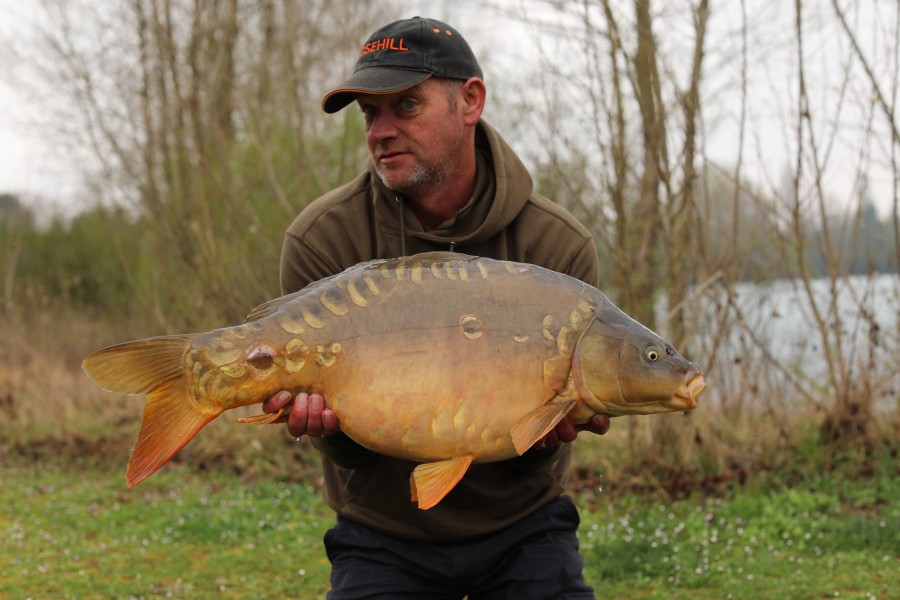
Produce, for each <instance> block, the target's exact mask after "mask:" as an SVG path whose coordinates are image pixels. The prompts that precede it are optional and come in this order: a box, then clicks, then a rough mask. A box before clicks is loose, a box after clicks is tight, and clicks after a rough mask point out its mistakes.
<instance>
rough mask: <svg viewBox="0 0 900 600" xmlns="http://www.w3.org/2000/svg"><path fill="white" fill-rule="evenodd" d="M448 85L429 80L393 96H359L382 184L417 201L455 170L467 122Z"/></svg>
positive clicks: (367, 141)
mask: <svg viewBox="0 0 900 600" xmlns="http://www.w3.org/2000/svg"><path fill="white" fill-rule="evenodd" d="M451 93H456V94H458V88H456V87H452V92H451V91H449V90H448V87H447V85H446V83H444V82H442V81H441V80H438V79H434V78H429V79H426V80H425V81H423V82H422V83H420V84H419V85H417V86H415V87H413V88H410V89H408V90H403V91H401V92H395V93H393V94H360V95H359V96H358V97H357V102H358V103H359V106H360V108H361V109H362V111H363V114H364V116H365V123H366V143H367V144H368V146H369V154H370V155H371V156H372V162H373V163H374V165H375V170H376V172H377V173H378V175H379V176H380V177H381V179H382V181H383V182H384V184H385V185H386V186H387V187H388V188H390V189H392V190H396V191H398V192H401V193H404V194H405V195H407V196H408V197H410V198H411V199H415V197H416V194H417V193H422V192H425V191H427V190H429V189H432V190H433V189H434V188H435V187H438V186H441V185H442V184H443V183H444V182H446V181H447V180H448V179H449V178H450V177H452V175H453V173H454V172H455V170H456V165H457V163H458V161H459V156H460V155H461V152H462V151H463V148H464V144H463V141H464V140H465V136H464V134H465V124H464V119H463V113H462V110H460V105H459V103H458V102H451V96H450V94H451Z"/></svg>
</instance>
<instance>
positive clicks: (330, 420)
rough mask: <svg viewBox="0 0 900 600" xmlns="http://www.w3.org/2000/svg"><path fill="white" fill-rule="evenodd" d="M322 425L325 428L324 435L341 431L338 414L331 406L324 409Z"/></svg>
mask: <svg viewBox="0 0 900 600" xmlns="http://www.w3.org/2000/svg"><path fill="white" fill-rule="evenodd" d="M322 425H323V427H324V428H325V432H324V434H323V435H334V434H336V433H340V432H341V424H340V423H338V418H337V415H336V414H334V411H333V410H331V409H330V408H326V409H325V410H323V411H322Z"/></svg>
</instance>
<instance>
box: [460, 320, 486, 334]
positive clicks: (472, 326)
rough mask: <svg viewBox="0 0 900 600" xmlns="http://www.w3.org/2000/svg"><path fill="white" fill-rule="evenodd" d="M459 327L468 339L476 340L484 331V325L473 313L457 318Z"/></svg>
mask: <svg viewBox="0 0 900 600" xmlns="http://www.w3.org/2000/svg"><path fill="white" fill-rule="evenodd" d="M459 329H460V331H462V333H463V335H464V336H466V337H467V338H469V339H470V340H477V339H478V338H480V337H481V334H482V333H484V325H483V324H482V323H481V320H479V318H478V317H476V316H475V315H463V316H461V317H460V318H459Z"/></svg>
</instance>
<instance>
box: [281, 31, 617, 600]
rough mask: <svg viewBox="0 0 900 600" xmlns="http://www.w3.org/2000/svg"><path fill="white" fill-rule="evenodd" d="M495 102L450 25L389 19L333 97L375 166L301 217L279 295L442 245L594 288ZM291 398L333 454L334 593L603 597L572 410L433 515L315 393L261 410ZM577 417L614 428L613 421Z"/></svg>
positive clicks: (292, 427) (576, 239)
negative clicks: (502, 132)
mask: <svg viewBox="0 0 900 600" xmlns="http://www.w3.org/2000/svg"><path fill="white" fill-rule="evenodd" d="M485 97H486V89H485V84H484V81H483V78H482V72H481V68H480V67H479V65H478V62H477V61H476V59H475V56H474V55H473V53H472V51H471V49H470V48H469V46H468V44H467V43H466V42H465V40H464V39H463V38H462V36H461V35H460V34H459V33H458V32H457V31H456V30H454V29H453V28H451V27H450V26H448V25H446V24H444V23H441V22H440V21H436V20H433V19H423V18H419V17H416V18H413V19H405V20H402V21H397V22H395V23H391V24H389V25H387V26H385V27H383V28H382V29H380V30H378V31H376V32H375V33H374V34H373V35H372V36H371V38H370V39H369V40H368V41H367V42H366V43H365V44H364V45H363V47H362V51H361V53H360V56H359V60H358V62H357V64H356V67H355V69H354V73H353V75H352V76H351V77H350V78H349V79H348V80H347V81H345V82H344V83H343V84H342V85H340V86H338V87H337V88H336V89H334V90H333V91H331V92H330V93H328V94H327V95H326V96H325V98H324V101H323V108H324V110H325V111H326V112H328V113H334V112H337V111H339V110H341V109H342V108H344V107H345V106H347V105H348V104H350V103H352V102H354V101H355V102H356V103H357V104H358V106H359V107H360V109H361V110H362V112H363V115H364V119H365V129H366V140H367V145H368V148H369V153H370V155H371V159H372V164H371V165H370V166H369V168H368V170H367V171H366V172H364V173H362V174H361V175H359V176H358V177H357V178H356V179H354V180H353V181H351V182H349V183H347V184H346V185H344V186H342V187H340V188H338V189H336V190H333V191H332V192H330V193H328V194H326V195H324V196H322V197H321V198H319V199H318V200H316V201H315V202H313V203H312V204H310V206H309V207H308V208H306V209H305V210H304V211H303V212H302V213H301V214H300V215H299V216H298V217H297V219H296V220H295V221H294V222H293V224H291V226H290V227H289V229H288V230H287V233H286V235H285V239H284V247H283V250H282V259H281V283H282V291H283V292H284V293H290V292H294V291H297V290H299V289H301V288H303V287H304V286H306V285H308V284H309V283H311V282H313V281H317V280H319V279H321V278H323V277H327V276H330V275H334V274H335V273H338V272H340V271H342V270H344V269H345V268H347V267H350V266H352V265H354V264H356V263H358V262H361V261H367V260H372V259H376V258H389V257H396V256H405V255H410V254H415V253H418V252H428V251H437V250H444V251H446V250H455V251H459V252H462V253H466V254H472V255H479V256H486V257H491V258H498V259H507V260H515V261H520V262H529V263H534V264H538V265H541V266H544V267H547V268H550V269H553V270H556V271H560V272H563V273H567V274H569V275H572V276H574V277H577V278H580V279H582V280H583V281H586V282H588V283H591V284H593V285H596V284H597V276H598V261H597V255H596V250H595V247H594V244H593V241H592V240H591V236H590V234H589V233H588V232H587V230H586V229H585V228H584V227H582V226H581V225H580V224H579V223H578V222H576V220H575V219H574V218H573V217H572V216H571V215H570V214H569V213H567V212H566V211H565V210H564V209H562V208H561V207H559V206H558V205H556V204H553V203H551V202H550V201H549V200H547V199H545V198H543V197H541V196H539V195H537V194H535V193H534V192H533V186H532V180H531V177H530V176H529V174H528V173H527V171H526V169H525V167H524V166H523V164H522V163H521V161H520V160H519V159H518V157H516V155H515V154H514V153H513V151H512V149H510V147H509V146H508V145H507V144H506V142H504V141H503V139H502V138H501V137H500V136H499V135H498V134H497V132H496V131H494V130H493V129H492V128H491V127H490V126H489V125H488V124H487V123H485V122H484V121H483V120H482V119H481V113H482V111H483V109H484V103H485ZM397 393H398V394H402V393H403V390H402V389H398V390H397ZM289 404H293V405H292V406H291V407H290V413H289V419H288V429H289V431H290V432H291V434H292V435H295V436H297V437H298V439H299V437H300V436H302V435H308V436H310V437H311V438H312V440H313V444H314V445H315V447H316V448H317V449H318V450H319V451H320V452H321V454H322V463H323V471H324V476H325V493H326V501H327V502H328V504H329V506H331V507H332V508H333V509H334V510H335V512H336V513H337V515H338V520H337V525H336V526H335V527H334V528H333V529H331V530H330V531H329V532H328V533H327V534H326V536H325V546H326V551H327V554H328V558H329V560H330V561H331V563H332V575H331V583H332V591H331V593H330V595H329V597H330V598H332V599H335V600H340V599H344V598H363V597H365V598H429V599H431V598H454V599H459V598H462V597H463V596H464V595H468V597H469V598H470V599H471V600H478V599H488V598H517V599H519V598H562V597H566V598H593V593H592V590H591V588H590V587H589V586H588V585H586V584H585V582H584V580H583V577H582V573H581V571H582V560H581V557H580V556H579V554H578V542H577V538H576V529H577V527H578V515H577V511H576V509H575V507H574V504H573V503H572V501H571V499H570V498H568V497H564V496H562V492H563V487H564V483H565V479H566V476H567V472H568V469H569V466H570V461H571V447H570V446H569V445H568V444H567V443H565V444H561V442H571V441H573V440H574V439H575V436H576V434H577V431H576V427H575V426H574V425H573V423H572V422H571V421H570V420H568V419H564V420H563V422H562V423H560V424H559V425H558V426H557V428H556V429H555V430H554V431H553V432H551V433H550V434H548V435H547V436H546V438H545V439H544V440H542V441H540V442H538V443H537V444H535V447H533V448H532V449H530V450H529V451H528V452H526V453H525V454H524V455H523V456H520V457H517V458H515V459H512V460H509V461H504V462H499V463H489V464H476V465H473V466H472V467H471V468H470V469H469V471H468V472H467V473H466V475H465V477H464V478H463V480H462V481H461V482H460V483H459V484H458V485H457V486H456V488H454V489H453V491H451V492H450V493H449V494H448V495H447V497H445V498H444V499H443V500H442V501H441V503H440V504H439V505H437V506H436V507H434V508H432V509H430V510H427V511H424V510H419V509H418V508H417V507H416V504H415V503H414V502H412V501H411V500H410V498H409V475H410V473H411V471H412V469H413V467H414V466H415V465H414V464H413V463H410V462H408V461H402V460H398V459H393V458H390V457H387V456H383V455H379V454H376V453H374V452H371V451H369V450H367V449H365V448H363V447H361V446H359V445H357V444H356V443H355V442H353V441H352V440H351V439H350V438H349V437H347V436H346V435H344V434H342V433H341V432H340V423H339V422H338V420H337V418H336V416H335V414H334V413H333V412H332V411H331V410H329V409H328V407H327V399H326V398H322V396H321V395H319V394H312V395H307V394H298V395H297V396H296V397H292V396H291V394H290V393H288V392H281V393H279V394H276V395H275V396H273V397H272V398H270V399H269V400H268V401H267V402H265V404H264V410H265V411H266V412H276V411H278V410H279V409H280V408H284V407H287V406H288V405H289ZM580 428H584V429H589V430H590V431H593V432H594V433H598V434H602V433H605V432H606V430H607V429H608V428H609V418H608V417H606V416H605V415H598V416H596V417H595V418H594V420H592V421H591V422H590V423H589V424H588V425H586V426H584V427H579V429H580Z"/></svg>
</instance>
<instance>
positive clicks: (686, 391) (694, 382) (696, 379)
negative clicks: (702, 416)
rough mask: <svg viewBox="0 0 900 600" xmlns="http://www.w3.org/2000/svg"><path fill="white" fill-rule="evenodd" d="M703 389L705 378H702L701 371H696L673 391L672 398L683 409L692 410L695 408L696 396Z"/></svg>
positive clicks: (704, 387)
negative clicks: (678, 388)
mask: <svg viewBox="0 0 900 600" xmlns="http://www.w3.org/2000/svg"><path fill="white" fill-rule="evenodd" d="M705 389H706V380H704V379H703V374H702V373H698V374H697V375H694V376H693V377H692V378H691V380H690V381H688V382H687V383H686V384H685V385H683V386H682V387H681V389H680V390H678V391H677V392H676V393H675V397H674V398H673V400H674V401H675V403H676V404H677V405H679V406H683V407H684V409H685V410H693V409H695V408H697V396H699V395H700V392H702V391H703V390H705Z"/></svg>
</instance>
